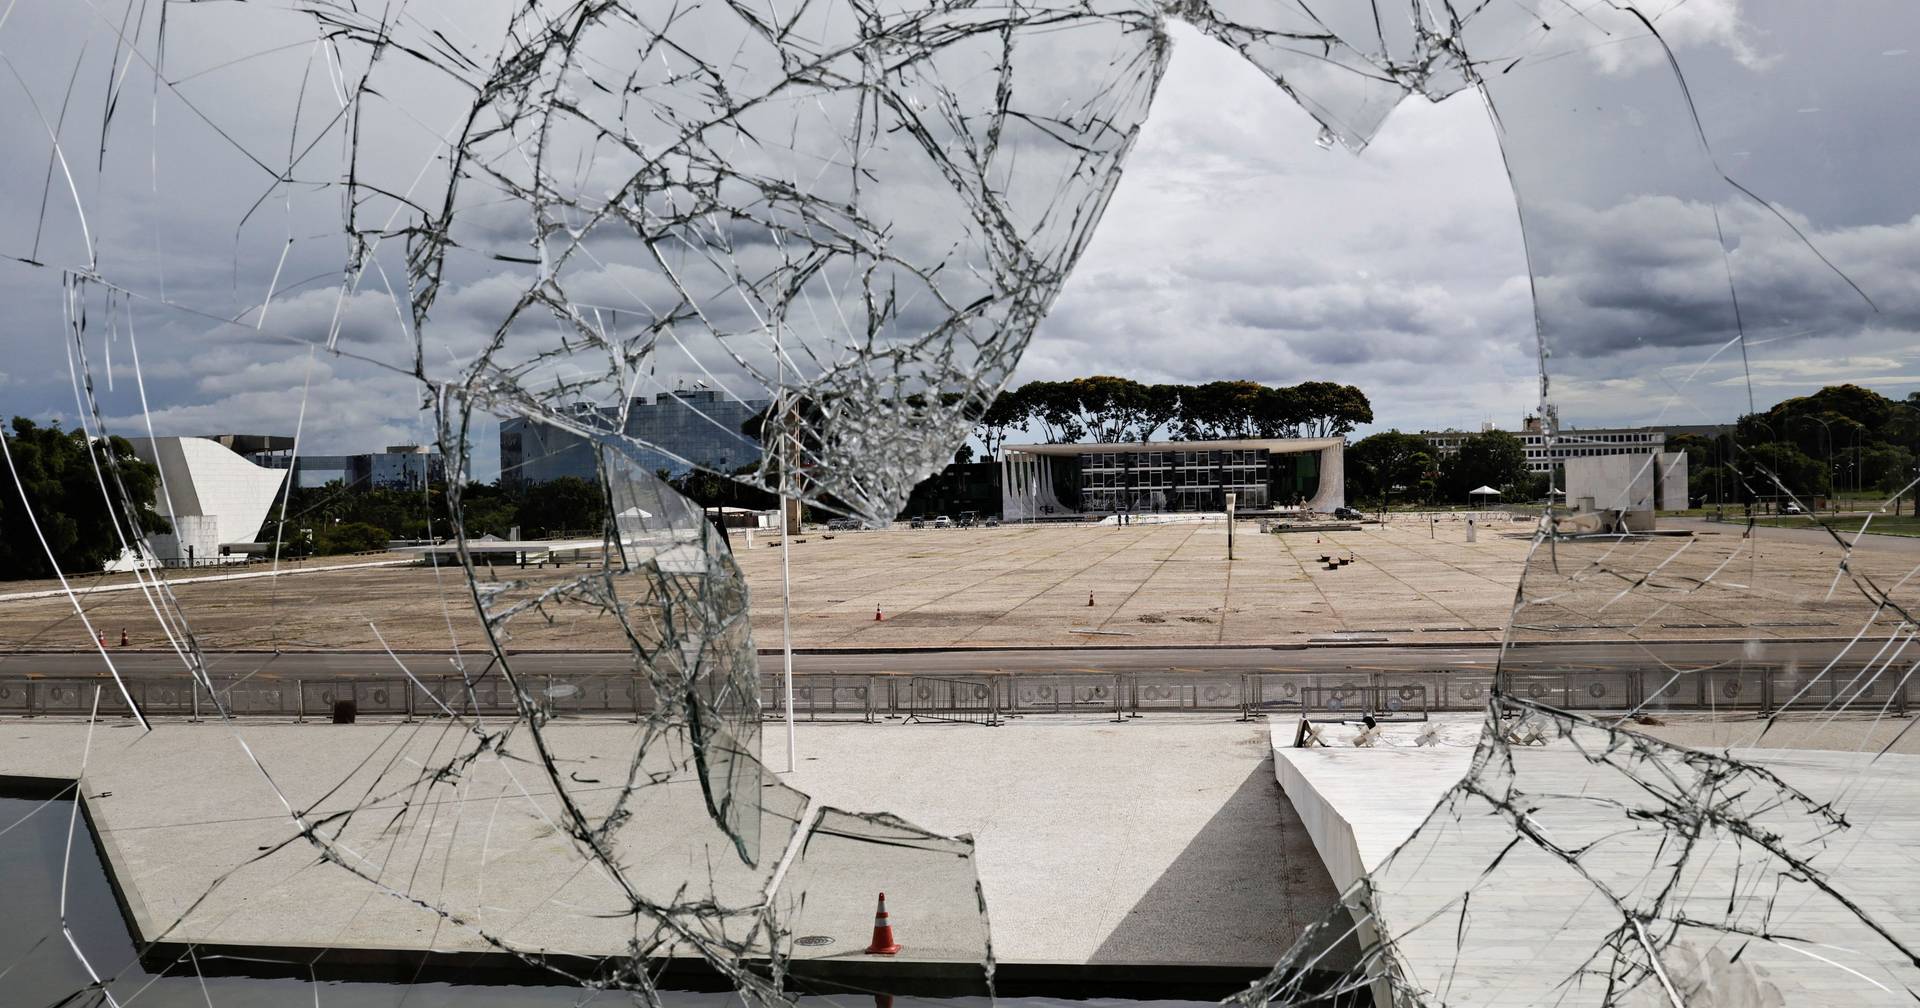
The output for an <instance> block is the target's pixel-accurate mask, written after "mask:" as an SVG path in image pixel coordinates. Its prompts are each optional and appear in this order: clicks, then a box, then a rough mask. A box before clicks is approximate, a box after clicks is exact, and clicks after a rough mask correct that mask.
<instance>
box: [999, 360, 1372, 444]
mask: <svg viewBox="0 0 1920 1008" xmlns="http://www.w3.org/2000/svg"><path fill="white" fill-rule="evenodd" d="M1372 422H1373V405H1372V404H1371V403H1369V402H1368V401H1367V397H1366V394H1365V393H1363V392H1361V391H1360V390H1359V389H1358V388H1355V387H1354V386H1352V385H1340V384H1337V383H1335V382H1321V381H1310V382H1302V383H1300V384H1298V385H1288V386H1271V385H1262V384H1260V383H1259V382H1254V381H1214V382H1205V383H1203V384H1198V385H1186V384H1152V385H1149V384H1146V383H1143V382H1137V381H1134V380H1132V379H1130V378H1117V377H1114V376H1112V375H1094V376H1092V377H1090V378H1074V379H1070V380H1067V381H1033V382H1028V383H1026V384H1025V385H1022V386H1020V387H1019V388H1014V389H1008V390H1006V391H1004V392H1002V393H1000V395H998V396H997V397H995V398H994V400H993V402H992V403H991V404H989V405H988V406H987V408H986V410H985V411H984V412H983V413H982V414H981V416H980V419H979V422H978V423H977V424H976V425H975V426H974V429H973V434H974V437H976V438H978V439H979V441H980V443H981V444H982V445H985V446H986V449H987V455H988V456H989V457H992V456H994V455H996V454H997V453H998V452H999V450H1000V447H1001V446H1002V445H1003V444H1005V443H1006V439H1007V437H1008V435H1010V434H1011V433H1013V432H1014V431H1017V430H1022V429H1030V430H1034V431H1036V432H1037V433H1038V434H1039V435H1040V436H1041V437H1043V438H1045V439H1046V442H1047V443H1048V444H1074V443H1077V442H1080V441H1084V440H1089V439H1091V440H1092V441H1093V442H1095V443H1099V444H1116V443H1121V442H1128V441H1154V440H1170V441H1217V440H1226V439H1231V438H1282V437H1338V436H1340V435H1343V434H1346V433H1347V432H1349V431H1351V430H1353V429H1354V427H1355V426H1357V425H1359V424H1364V423H1372ZM1162 435H1164V437H1162Z"/></svg>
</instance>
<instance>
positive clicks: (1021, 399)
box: [973, 389, 1032, 459]
mask: <svg viewBox="0 0 1920 1008" xmlns="http://www.w3.org/2000/svg"><path fill="white" fill-rule="evenodd" d="M1023 393H1024V390H1022V389H1006V390H1003V391H1002V392H1001V393H1000V394H999V395H997V396H994V397H993V402H991V403H988V404H987V408H986V409H985V410H984V411H982V412H981V414H980V419H979V420H978V421H976V422H975V423H974V425H973V436H974V437H977V438H979V439H980V443H981V445H983V446H985V447H986V449H987V458H990V459H991V458H995V457H997V456H998V455H999V454H1000V446H1001V445H1003V444H1006V443H1007V433H1008V432H1009V431H1011V430H1013V429H1014V428H1016V427H1025V426H1026V425H1027V420H1028V418H1029V416H1030V415H1031V413H1032V406H1031V404H1030V403H1029V402H1028V401H1027V397H1026V396H1025V395H1024V394H1023Z"/></svg>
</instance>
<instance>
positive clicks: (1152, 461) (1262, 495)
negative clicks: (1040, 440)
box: [1000, 437, 1347, 521]
mask: <svg viewBox="0 0 1920 1008" xmlns="http://www.w3.org/2000/svg"><path fill="white" fill-rule="evenodd" d="M1345 451H1346V439H1345V438H1337V437H1336V438H1250V439H1245V440H1231V441H1155V442H1136V443H1131V444H1047V445H1007V446H1006V447H1005V448H1004V449H1003V451H1002V453H1001V462H1000V465H1001V467H1002V469H1003V472H1002V474H1001V479H1000V486H1001V497H1002V507H1001V510H1002V512H1003V513H1004V514H1005V516H1006V517H1007V519H1008V520H1014V521H1019V520H1026V519H1030V518H1047V517H1062V516H1066V515H1072V514H1112V513H1118V512H1123V511H1124V512H1129V513H1136V514H1143V513H1150V512H1160V511H1220V510H1224V509H1225V507H1226V495H1227V494H1229V493H1231V494H1233V495H1235V500H1236V507H1238V508H1239V509H1242V510H1248V511H1255V510H1266V509H1270V508H1279V509H1290V508H1294V507H1299V506H1304V507H1306V508H1307V509H1309V510H1313V511H1331V510H1333V509H1334V508H1337V507H1342V506H1344V505H1345V504H1346V502H1347V498H1346V470H1345Z"/></svg>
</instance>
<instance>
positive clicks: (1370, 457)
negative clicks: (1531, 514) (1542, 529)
mask: <svg viewBox="0 0 1920 1008" xmlns="http://www.w3.org/2000/svg"><path fill="white" fill-rule="evenodd" d="M1346 467H1347V498H1348V499H1349V500H1351V501H1354V502H1357V503H1358V502H1366V503H1376V504H1380V505H1381V506H1386V505H1388V504H1392V503H1395V502H1399V503H1407V504H1412V503H1426V504H1458V503H1462V502H1464V501H1466V500H1467V497H1468V494H1469V492H1470V491H1472V490H1475V489H1477V488H1479V487H1481V486H1490V487H1492V488H1494V489H1495V490H1498V491H1500V499H1501V500H1502V501H1506V502H1521V501H1534V500H1542V499H1545V497H1546V496H1547V492H1548V490H1550V489H1551V485H1550V482H1549V479H1550V476H1549V474H1548V473H1544V472H1532V471H1530V470H1529V469H1528V468H1527V446H1526V443H1525V442H1523V441H1521V440H1520V439H1519V438H1518V437H1515V436H1514V435H1512V434H1509V433H1507V432H1506V431H1497V430H1496V431H1481V432H1480V433H1478V434H1472V435H1468V436H1467V438H1466V439H1465V440H1464V441H1463V442H1461V444H1460V447H1459V448H1458V449H1457V450H1456V451H1454V452H1452V453H1450V454H1445V455H1443V454H1441V453H1440V452H1438V451H1437V450H1435V449H1434V447H1433V445H1432V444H1430V443H1428V441H1427V439H1426V437H1425V436H1424V435H1420V434H1403V433H1401V432H1400V431H1397V430H1390V431H1381V432H1380V433H1378V434H1370V435H1368V436H1367V437H1364V438H1361V439H1360V440H1359V441H1357V442H1355V443H1354V445H1353V447H1351V448H1348V449H1347V457H1346Z"/></svg>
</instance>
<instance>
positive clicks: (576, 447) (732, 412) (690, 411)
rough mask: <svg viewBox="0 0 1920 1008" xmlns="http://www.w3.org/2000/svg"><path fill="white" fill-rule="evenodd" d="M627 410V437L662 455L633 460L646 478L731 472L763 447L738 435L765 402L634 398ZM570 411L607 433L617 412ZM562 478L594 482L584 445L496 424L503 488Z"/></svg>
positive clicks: (710, 393)
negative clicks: (701, 470) (648, 474)
mask: <svg viewBox="0 0 1920 1008" xmlns="http://www.w3.org/2000/svg"><path fill="white" fill-rule="evenodd" d="M628 406H629V408H628V412H627V419H626V423H625V424H624V430H625V432H626V434H627V435H628V436H629V437H632V438H634V439H636V440H639V441H644V442H646V443H647V444H650V445H657V446H659V447H660V448H661V449H663V450H662V451H657V452H655V451H644V450H643V451H640V452H638V458H639V460H640V463H641V465H644V466H645V467H646V468H647V469H648V470H650V471H656V472H657V471H659V470H662V469H664V470H666V471H667V473H668V474H669V475H672V476H680V475H684V474H685V473H687V472H689V471H691V470H692V469H693V468H694V467H695V466H696V465H697V466H700V467H702V468H706V469H714V470H718V471H720V472H728V471H731V470H735V469H738V468H740V467H741V466H746V465H753V464H755V463H757V462H759V461H760V442H759V441H758V440H757V439H755V438H753V437H751V436H749V435H747V434H745V433H743V432H742V431H741V428H742V427H743V426H745V424H746V422H747V421H748V420H749V419H751V418H752V417H754V416H755V415H757V414H759V413H760V412H761V411H762V410H765V409H766V408H767V406H768V402H767V400H764V399H749V400H746V401H744V402H743V401H741V400H738V399H730V398H728V397H727V396H726V395H725V394H723V393H720V392H717V391H714V390H711V389H693V390H682V391H678V392H663V393H661V394H660V395H658V396H655V397H652V398H647V397H638V398H635V399H634V400H633V401H632V402H631V403H629V404H628ZM575 409H576V410H577V411H578V413H579V416H580V422H581V424H582V425H583V426H588V427H600V428H603V429H612V428H613V426H614V425H615V424H617V423H619V412H618V411H617V410H614V409H610V408H606V407H599V406H592V405H588V404H586V403H581V404H579V405H578V406H576V407H575ZM669 452H670V453H671V454H668V453H669ZM675 456H678V457H677V458H676V457H675ZM562 476H577V477H580V478H582V479H589V480H590V479H593V478H595V473H594V465H593V452H592V450H591V449H590V448H589V447H588V445H587V441H586V439H584V438H582V437H580V436H579V435H576V434H573V433H571V432H568V431H565V430H562V429H560V428H558V427H554V426H552V425H549V424H545V423H541V422H540V421H537V420H527V419H524V418H518V417H516V418H513V419H508V420H502V421H501V422H500V478H501V480H502V481H503V482H509V483H511V482H524V483H545V482H549V481H551V480H555V479H558V478H560V477H562Z"/></svg>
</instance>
